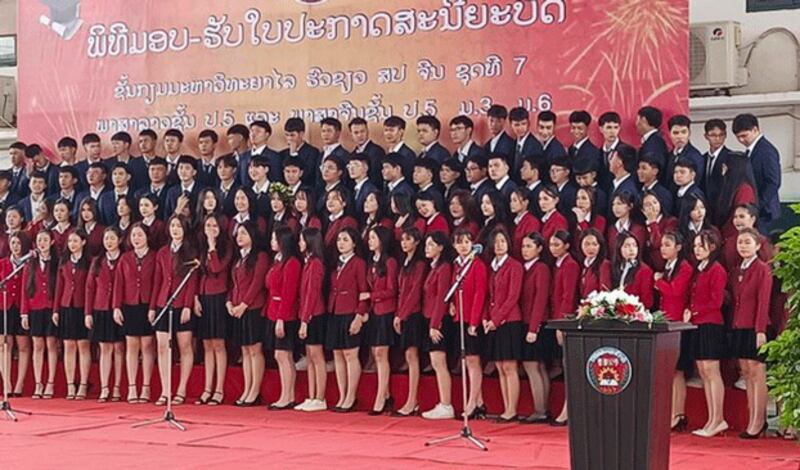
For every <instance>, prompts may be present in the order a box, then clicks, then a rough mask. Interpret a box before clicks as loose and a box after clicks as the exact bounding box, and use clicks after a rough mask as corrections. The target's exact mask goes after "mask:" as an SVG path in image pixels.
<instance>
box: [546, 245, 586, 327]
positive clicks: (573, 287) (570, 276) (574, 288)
mask: <svg viewBox="0 0 800 470" xmlns="http://www.w3.org/2000/svg"><path fill="white" fill-rule="evenodd" d="M580 271H581V268H580V266H579V265H578V263H577V262H576V261H575V260H574V259H572V256H571V255H566V257H565V258H564V261H562V262H561V266H558V264H554V268H553V298H552V301H551V302H552V304H551V305H552V310H551V316H552V318H556V319H560V318H564V317H566V316H567V315H572V314H574V313H575V310H576V309H577V308H578V295H577V294H578V277H579V276H580Z"/></svg>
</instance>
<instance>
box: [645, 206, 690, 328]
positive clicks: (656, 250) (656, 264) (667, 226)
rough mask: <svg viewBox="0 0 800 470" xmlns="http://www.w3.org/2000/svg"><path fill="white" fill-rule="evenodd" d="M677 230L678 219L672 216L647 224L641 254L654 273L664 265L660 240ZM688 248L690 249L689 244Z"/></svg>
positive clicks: (662, 268) (661, 269)
mask: <svg viewBox="0 0 800 470" xmlns="http://www.w3.org/2000/svg"><path fill="white" fill-rule="evenodd" d="M677 228H678V219H676V218H675V217H672V216H669V217H668V216H662V217H661V220H660V221H658V222H653V223H650V224H647V240H646V242H645V248H644V252H643V253H644V259H645V262H646V263H647V264H648V265H650V266H652V268H653V270H654V271H663V270H664V265H665V264H666V263H665V262H664V258H662V257H661V238H662V237H663V236H664V234H665V233H666V232H668V231H670V230H676V229H677ZM686 244H687V242H686V241H684V245H686ZM688 246H689V247H691V246H692V245H691V243H689V244H688ZM681 318H683V313H681Z"/></svg>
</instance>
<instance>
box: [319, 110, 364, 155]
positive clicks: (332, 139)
mask: <svg viewBox="0 0 800 470" xmlns="http://www.w3.org/2000/svg"><path fill="white" fill-rule="evenodd" d="M364 122H365V123H366V121H364ZM319 133H320V138H321V139H322V144H323V147H322V162H324V161H325V160H327V159H328V157H331V156H334V157H336V158H338V159H339V160H341V162H342V164H343V165H346V164H347V161H348V160H349V159H350V152H348V151H347V149H346V148H344V146H342V144H341V142H339V139H340V138H341V136H342V123H341V122H340V121H339V120H338V119H336V118H331V117H328V118H325V119H323V120H322V121H320V131H319Z"/></svg>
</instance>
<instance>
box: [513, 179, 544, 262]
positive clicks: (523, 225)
mask: <svg viewBox="0 0 800 470" xmlns="http://www.w3.org/2000/svg"><path fill="white" fill-rule="evenodd" d="M509 208H510V209H511V213H512V214H514V237H513V243H512V250H511V254H512V256H514V258H516V259H522V258H521V256H522V239H523V238H525V237H526V236H528V235H529V234H531V233H533V232H539V231H541V230H542V223H541V222H540V221H539V219H537V218H536V217H535V216H534V215H533V214H531V212H530V209H529V201H528V190H527V189H525V188H519V189H516V190H514V192H512V193H511V199H510V200H509Z"/></svg>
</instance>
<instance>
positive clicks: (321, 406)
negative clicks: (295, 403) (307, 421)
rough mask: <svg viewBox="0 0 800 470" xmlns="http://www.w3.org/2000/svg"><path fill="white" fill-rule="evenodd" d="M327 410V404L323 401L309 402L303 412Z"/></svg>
mask: <svg viewBox="0 0 800 470" xmlns="http://www.w3.org/2000/svg"><path fill="white" fill-rule="evenodd" d="M327 409H328V404H327V403H325V400H311V401H310V403H309V404H308V405H306V406H305V407H304V408H303V411H325V410H327Z"/></svg>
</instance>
